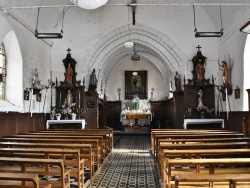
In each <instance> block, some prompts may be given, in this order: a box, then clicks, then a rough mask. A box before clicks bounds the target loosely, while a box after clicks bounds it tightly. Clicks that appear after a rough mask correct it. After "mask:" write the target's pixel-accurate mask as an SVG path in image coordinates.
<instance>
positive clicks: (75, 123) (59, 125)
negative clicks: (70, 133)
mask: <svg viewBox="0 0 250 188" xmlns="http://www.w3.org/2000/svg"><path fill="white" fill-rule="evenodd" d="M85 122H86V121H85V119H77V120H47V122H46V129H85Z"/></svg>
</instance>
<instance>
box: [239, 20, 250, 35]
mask: <svg viewBox="0 0 250 188" xmlns="http://www.w3.org/2000/svg"><path fill="white" fill-rule="evenodd" d="M240 32H243V33H247V34H250V20H249V21H248V22H247V23H246V24H244V25H243V26H242V27H241V28H240Z"/></svg>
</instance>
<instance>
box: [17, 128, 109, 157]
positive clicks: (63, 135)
mask: <svg viewBox="0 0 250 188" xmlns="http://www.w3.org/2000/svg"><path fill="white" fill-rule="evenodd" d="M38 135H39V137H49V138H55V137H58V136H59V137H61V138H69V139H70V138H71V139H74V138H86V139H98V140H99V146H101V148H102V158H103V159H105V157H106V156H107V154H108V151H109V149H108V140H107V137H106V136H107V135H106V134H99V135H98V134H88V135H83V134H82V133H72V132H71V133H69V132H61V133H57V132H55V133H53V132H52V133H43V132H36V133H26V134H19V135H16V136H15V137H20V136H21V137H25V136H26V137H36V136H38Z"/></svg>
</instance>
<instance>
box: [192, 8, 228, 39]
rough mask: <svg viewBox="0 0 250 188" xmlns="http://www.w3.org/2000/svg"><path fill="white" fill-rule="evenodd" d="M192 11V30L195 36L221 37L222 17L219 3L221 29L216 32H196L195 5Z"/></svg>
mask: <svg viewBox="0 0 250 188" xmlns="http://www.w3.org/2000/svg"><path fill="white" fill-rule="evenodd" d="M193 12H194V32H195V35H194V36H195V37H197V38H198V37H222V36H223V29H222V17H221V5H220V21H221V30H220V31H218V32H198V31H197V28H196V22H195V7H194V5H193Z"/></svg>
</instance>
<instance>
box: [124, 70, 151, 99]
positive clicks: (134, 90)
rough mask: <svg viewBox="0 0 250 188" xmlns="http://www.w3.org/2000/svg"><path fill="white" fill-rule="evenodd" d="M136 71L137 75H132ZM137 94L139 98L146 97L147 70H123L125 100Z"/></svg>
mask: <svg viewBox="0 0 250 188" xmlns="http://www.w3.org/2000/svg"><path fill="white" fill-rule="evenodd" d="M133 72H137V75H133V74H132V73H133ZM134 95H138V97H139V99H147V98H148V96H147V71H125V100H126V99H133V96H134Z"/></svg>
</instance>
